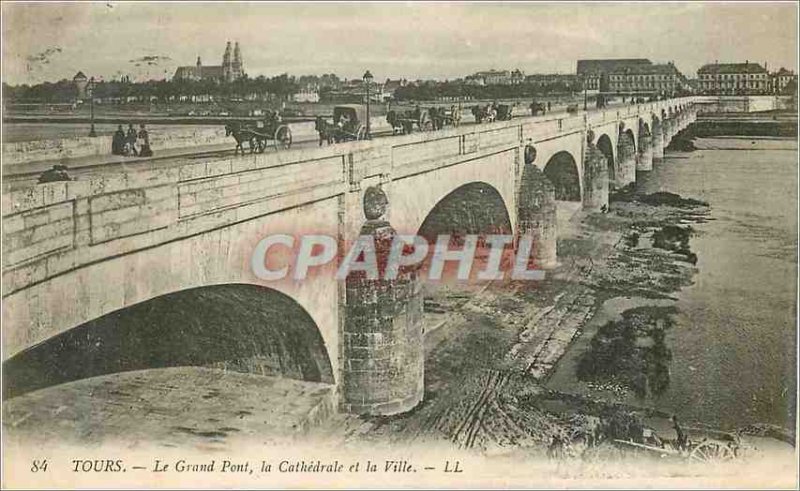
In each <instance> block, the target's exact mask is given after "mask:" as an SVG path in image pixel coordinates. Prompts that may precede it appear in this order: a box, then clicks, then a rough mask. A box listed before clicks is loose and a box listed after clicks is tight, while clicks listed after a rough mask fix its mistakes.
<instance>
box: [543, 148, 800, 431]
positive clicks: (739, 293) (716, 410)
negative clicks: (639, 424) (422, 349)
mask: <svg viewBox="0 0 800 491" xmlns="http://www.w3.org/2000/svg"><path fill="white" fill-rule="evenodd" d="M695 145H696V146H697V147H698V148H699V149H700V150H698V151H695V152H691V153H669V154H667V157H666V158H665V159H664V161H663V162H662V163H660V164H657V165H656V166H655V167H654V170H653V171H652V172H650V173H645V174H644V175H641V174H640V176H638V177H637V178H638V179H639V180H638V183H637V189H638V190H639V191H641V192H643V193H653V192H656V191H669V192H672V193H677V194H680V195H682V196H684V197H688V198H695V199H699V200H703V201H705V202H707V203H708V204H709V205H710V215H709V217H708V218H709V220H708V221H707V222H705V223H694V224H692V226H693V227H694V228H695V230H696V234H695V235H693V236H692V238H691V242H690V245H691V249H692V251H693V252H695V253H696V254H697V257H698V261H697V273H696V274H695V275H694V277H693V278H692V280H693V284H692V285H690V286H688V287H685V288H683V289H682V290H680V292H678V293H677V294H676V295H675V297H676V298H677V301H675V302H670V301H667V302H665V301H658V302H654V301H646V303H647V304H651V305H662V306H663V305H674V306H675V307H677V309H678V313H677V315H676V316H675V325H674V326H673V328H671V329H669V330H668V331H667V337H666V342H667V346H668V348H669V349H670V350H671V352H672V359H671V361H670V364H669V374H670V377H669V378H670V383H669V386H668V387H667V389H666V391H665V392H663V393H662V394H660V395H659V396H657V397H655V398H653V399H651V400H647V401H640V400H638V401H637V400H636V399H635V397H634V396H632V395H628V396H627V397H624V398H623V399H624V400H625V402H628V403H639V404H641V403H645V404H647V405H652V406H655V407H657V408H659V409H662V410H665V411H668V412H671V413H675V414H677V415H678V416H679V417H680V418H681V419H683V420H687V421H700V422H704V423H707V424H710V425H713V426H716V427H721V428H726V429H732V428H736V427H741V426H744V425H747V424H751V423H772V424H778V425H781V426H784V427H786V428H793V427H794V420H795V417H794V413H795V405H796V394H795V387H796V381H795V377H796V356H795V355H796V318H797V311H796V302H797V276H796V271H797V252H796V247H797V142H796V141H794V140H791V139H777V138H775V139H770V138H757V139H756V138H709V139H699V140H696V142H695ZM606 304H607V305H609V304H615V307H613V308H612V309H611V310H616V311H617V312H618V311H619V310H621V309H625V308H629V307H631V306H635V305H641V303H638V304H637V302H635V299H634V300H630V299H622V298H617V299H614V300H612V301H611V302H606ZM604 307H606V306H604ZM606 310H608V308H606ZM598 315H599V316H601V317H602V316H603V315H604V314H603V309H601V311H600V313H599V314H598ZM611 315H613V314H611ZM591 334H592V329H591V328H587V330H586V332H585V333H584V335H583V337H582V339H578V340H577V342H576V343H574V345H573V346H572V347H571V348H570V350H569V351H568V352H567V354H566V355H565V357H564V358H563V359H562V361H561V362H560V363H559V366H558V367H557V369H556V371H555V373H554V374H553V376H552V378H551V379H550V386H551V387H553V388H557V389H561V390H569V391H575V390H576V389H577V390H578V391H579V392H587V391H588V389H586V387H585V386H584V385H583V384H578V383H576V381H575V374H574V367H575V358H576V357H577V356H578V355H579V353H580V352H581V350H583V349H585V347H586V344H587V341H588V340H587V339H586V338H588V337H590V336H591ZM567 372H570V373H567Z"/></svg>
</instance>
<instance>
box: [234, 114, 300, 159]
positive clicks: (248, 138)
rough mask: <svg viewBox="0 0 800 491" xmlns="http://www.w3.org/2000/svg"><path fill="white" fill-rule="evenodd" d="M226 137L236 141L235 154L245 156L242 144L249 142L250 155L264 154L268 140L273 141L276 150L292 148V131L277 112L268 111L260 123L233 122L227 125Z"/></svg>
mask: <svg viewBox="0 0 800 491" xmlns="http://www.w3.org/2000/svg"><path fill="white" fill-rule="evenodd" d="M225 136H233V138H234V139H235V140H236V149H235V150H234V154H236V153H238V152H239V151H241V152H242V155H244V147H243V146H242V143H244V142H248V143H249V145H250V153H253V152H258V153H264V151H265V150H266V148H267V140H272V144H273V146H274V147H275V150H287V149H288V148H289V147H291V146H292V130H291V129H290V128H289V125H287V124H284V123H283V122H282V121H281V117H280V115H279V114H278V113H277V112H274V111H268V112H267V115H266V117H265V118H264V119H262V120H258V121H254V122H251V121H232V122H230V123H227V124H226V125H225Z"/></svg>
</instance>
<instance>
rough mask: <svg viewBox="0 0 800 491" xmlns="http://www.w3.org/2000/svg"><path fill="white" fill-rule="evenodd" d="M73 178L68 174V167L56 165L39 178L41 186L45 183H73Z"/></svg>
mask: <svg viewBox="0 0 800 491" xmlns="http://www.w3.org/2000/svg"><path fill="white" fill-rule="evenodd" d="M71 180H72V178H71V177H70V176H69V174H68V173H67V166H66V165H63V164H56V165H54V166H53V168H52V169H48V170H46V171H44V172H42V174H41V175H40V176H39V184H42V183H45V182H57V181H71Z"/></svg>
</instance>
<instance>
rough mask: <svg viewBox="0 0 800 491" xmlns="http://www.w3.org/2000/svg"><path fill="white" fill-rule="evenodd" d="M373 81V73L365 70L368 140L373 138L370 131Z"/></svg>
mask: <svg viewBox="0 0 800 491" xmlns="http://www.w3.org/2000/svg"><path fill="white" fill-rule="evenodd" d="M371 83H372V74H371V73H369V70H367V71H366V72H364V84H365V85H366V86H367V135H366V136H367V140H372V133H371V132H370V127H369V120H370V117H369V86H370V84H371Z"/></svg>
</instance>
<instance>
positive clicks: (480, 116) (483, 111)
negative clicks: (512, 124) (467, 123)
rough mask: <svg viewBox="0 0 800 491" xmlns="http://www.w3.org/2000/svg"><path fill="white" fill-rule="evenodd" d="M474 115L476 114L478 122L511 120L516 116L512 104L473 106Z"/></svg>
mask: <svg viewBox="0 0 800 491" xmlns="http://www.w3.org/2000/svg"><path fill="white" fill-rule="evenodd" d="M472 115H473V116H475V122H476V123H483V122H487V123H492V122H494V121H510V120H511V118H513V117H514V106H513V105H511V104H487V105H485V106H472Z"/></svg>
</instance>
